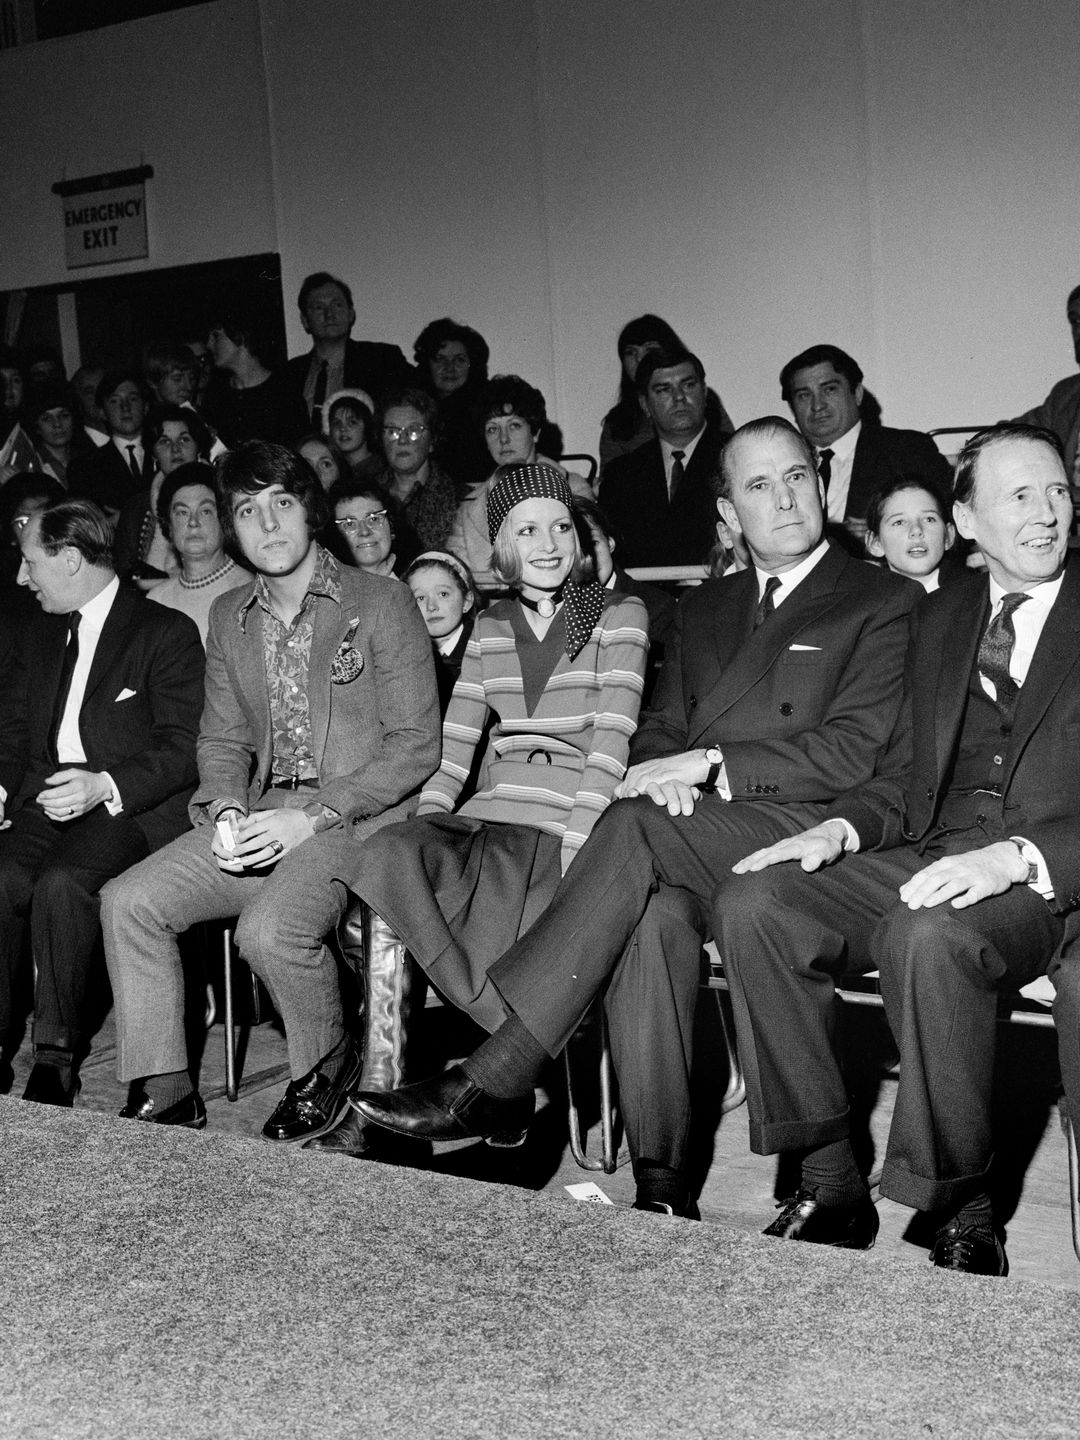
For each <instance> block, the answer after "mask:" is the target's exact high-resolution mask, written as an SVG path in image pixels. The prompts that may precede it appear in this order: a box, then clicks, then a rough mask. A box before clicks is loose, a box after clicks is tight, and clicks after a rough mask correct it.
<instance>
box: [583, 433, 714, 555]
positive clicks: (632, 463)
mask: <svg viewBox="0 0 1080 1440" xmlns="http://www.w3.org/2000/svg"><path fill="white" fill-rule="evenodd" d="M727 438H728V436H727V432H726V431H723V430H721V429H719V427H718V426H717V424H716V422H715V421H709V423H708V424H707V425H706V426H705V430H704V433H703V434H702V436H701V439H700V440H699V441H698V443H697V445H696V447H695V449H694V453H693V455H691V456H690V459H689V461H688V462H687V465H686V473H685V474H684V476H683V478H682V483H681V484H680V485H679V488H678V489H677V490H676V491H675V494H674V495H673V496H671V498H670V499H669V498H668V488H667V476H666V474H665V471H664V457H663V453H662V451H661V449H660V441H659V440H657V439H656V438H655V437H654V438H653V439H652V440H648V441H646V443H645V444H644V445H641V446H639V447H638V449H636V450H632V451H631V452H630V454H629V455H621V456H620V457H619V458H618V459H617V460H613V461H612V462H611V464H610V465H609V466H608V467H607V470H606V471H605V472H604V480H603V484H602V486H601V488H600V503H601V504H602V505H603V507H604V510H605V512H606V513H607V515H608V516H609V517H610V519H611V521H612V522H613V524H614V526H615V529H616V532H617V534H618V537H619V564H620V565H624V566H625V565H631V566H633V565H694V564H698V563H700V562H702V561H704V560H705V558H706V556H707V555H708V553H709V550H710V548H711V546H712V543H713V541H714V539H715V538H716V500H715V497H714V494H713V479H714V477H715V475H716V472H717V467H718V464H719V456H720V451H721V449H722V448H723V445H724V442H725V441H726V440H727Z"/></svg>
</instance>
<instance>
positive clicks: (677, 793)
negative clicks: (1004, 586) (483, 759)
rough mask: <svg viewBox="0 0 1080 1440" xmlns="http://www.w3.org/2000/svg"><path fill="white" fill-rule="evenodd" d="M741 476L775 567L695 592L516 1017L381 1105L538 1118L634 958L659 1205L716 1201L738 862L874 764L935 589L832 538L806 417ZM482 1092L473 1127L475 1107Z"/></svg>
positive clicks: (402, 1122)
mask: <svg viewBox="0 0 1080 1440" xmlns="http://www.w3.org/2000/svg"><path fill="white" fill-rule="evenodd" d="M721 485H722V491H721V500H720V508H721V511H722V513H723V515H724V518H725V520H726V522H727V523H728V524H729V525H730V526H732V527H733V528H734V529H735V530H736V531H737V533H738V534H740V535H742V536H743V537H744V538H745V540H746V543H747V545H748V547H749V550H750V555H751V558H752V561H753V568H751V569H749V570H746V571H744V572H742V573H740V574H736V575H734V576H731V577H729V578H725V579H723V580H714V581H710V582H708V583H706V584H705V585H703V586H701V587H700V588H699V589H697V590H694V591H692V592H690V593H689V594H688V595H687V596H686V597H685V598H684V599H683V600H682V602H681V603H680V605H679V607H678V624H677V627H676V633H675V636H674V637H673V640H672V641H671V643H670V645H669V648H668V655H667V660H666V663H665V665H664V669H663V671H662V672H661V676H660V682H659V685H658V689H657V698H656V703H655V708H654V709H653V710H652V711H651V712H650V713H649V714H648V715H647V716H646V717H645V719H644V721H643V724H642V726H641V728H640V730H639V732H638V734H637V736H636V737H635V739H634V742H633V746H632V749H631V755H630V758H631V761H632V762H633V763H632V764H631V767H630V769H629V771H628V772H627V775H626V777H625V779H624V780H623V782H622V784H621V786H620V787H619V789H618V790H617V791H616V794H617V795H620V796H622V797H625V798H622V799H618V800H617V801H616V802H615V803H614V804H613V805H611V806H610V807H609V808H608V810H607V811H606V812H605V813H604V815H603V816H601V818H600V820H599V822H598V823H597V825H596V828H595V829H594V831H593V834H592V836H591V837H590V838H589V840H588V841H587V842H586V844H585V846H584V847H583V848H582V851H581V853H580V855H579V856H578V857H577V859H576V860H575V861H574V863H573V865H572V866H571V867H570V869H569V871H568V872H567V875H566V877H565V878H564V880H563V882H562V884H561V885H560V887H559V889H558V891H557V893H556V895H555V898H554V900H553V902H552V904H551V905H550V907H549V908H548V910H547V911H546V912H545V913H544V915H543V916H542V917H541V919H540V920H539V921H537V923H536V924H535V925H534V926H533V928H532V929H531V930H529V931H528V932H527V933H526V934H525V936H524V937H523V938H522V940H521V941H519V942H518V944H517V945H515V946H514V947H513V948H512V949H511V950H510V951H508V952H507V954H506V955H505V956H503V957H502V958H501V959H500V960H499V961H498V962H497V963H496V965H495V966H494V968H493V969H492V971H491V972H490V980H491V983H492V984H493V985H494V987H495V988H496V990H497V991H498V994H499V995H500V996H501V998H502V1000H503V1002H504V1005H505V1008H506V1009H507V1010H508V1012H509V1014H510V1016H511V1018H510V1019H509V1020H508V1021H507V1022H506V1023H505V1024H504V1025H503V1026H502V1027H501V1028H500V1029H499V1030H498V1031H497V1032H496V1033H495V1035H494V1036H492V1038H491V1039H490V1040H489V1041H488V1042H487V1043H486V1044H485V1045H484V1046H483V1047H481V1049H480V1050H479V1051H477V1052H476V1054H474V1055H473V1056H472V1057H470V1059H469V1060H468V1061H466V1062H465V1067H464V1073H463V1072H462V1071H461V1070H457V1071H456V1073H455V1071H454V1070H451V1071H449V1072H447V1076H446V1077H440V1079H439V1080H438V1081H437V1082H434V1088H435V1091H436V1092H437V1093H436V1095H435V1096H434V1097H433V1096H432V1094H431V1092H430V1091H427V1092H425V1091H424V1087H410V1090H412V1091H417V1090H418V1091H420V1092H421V1099H422V1104H421V1107H420V1108H421V1109H422V1110H423V1109H425V1108H426V1109H428V1110H429V1112H434V1115H433V1128H432V1129H431V1130H428V1129H425V1128H424V1127H425V1125H426V1124H427V1121H426V1120H425V1119H424V1118H423V1117H421V1118H420V1119H419V1123H417V1116H416V1112H415V1109H414V1102H413V1099H412V1097H411V1096H410V1090H404V1091H399V1092H398V1095H397V1098H396V1099H395V1098H391V1099H390V1100H389V1101H387V1100H386V1099H385V1097H384V1099H383V1100H379V1099H378V1098H377V1097H369V1098H368V1099H367V1100H366V1101H365V1102H364V1104H365V1108H364V1109H363V1113H364V1114H365V1115H367V1116H368V1118H370V1119H372V1120H375V1121H381V1122H382V1123H386V1124H389V1125H390V1128H398V1129H401V1130H403V1131H404V1132H405V1133H420V1134H425V1133H427V1134H432V1135H434V1134H439V1135H446V1134H452V1133H469V1129H470V1127H471V1129H472V1133H484V1127H486V1126H488V1125H489V1124H490V1125H492V1128H494V1129H497V1130H502V1129H508V1130H509V1129H513V1128H514V1124H513V1122H514V1121H518V1123H520V1120H521V1117H522V1116H523V1117H524V1119H525V1122H526V1123H527V1120H528V1114H529V1113H531V1105H532V1101H531V1091H530V1086H531V1084H532V1083H533V1081H534V1080H535V1078H536V1076H537V1075H538V1073H539V1070H540V1067H541V1066H542V1065H543V1063H544V1061H545V1060H546V1059H547V1057H548V1056H549V1055H555V1054H558V1052H559V1051H560V1050H561V1049H562V1047H563V1045H564V1044H565V1043H566V1041H567V1039H568V1038H569V1036H570V1035H571V1034H572V1033H573V1031H574V1029H575V1028H576V1026H577V1024H578V1022H579V1021H580V1019H581V1016H582V1015H583V1014H584V1012H585V1010H586V1009H587V1007H588V1005H589V1004H590V1002H591V1001H592V999H593V998H594V996H595V995H596V994H597V993H598V992H599V991H600V989H601V988H602V987H603V985H604V983H605V982H606V981H607V979H608V977H609V976H612V977H613V978H612V981H611V986H610V988H609V990H608V995H607V1006H608V1013H609V1018H610V1020H611V1030H612V1043H613V1047H614V1053H615V1059H616V1069H617V1071H618V1074H619V1084H620V1094H621V1096H622V1104H623V1110H624V1116H625V1121H626V1129H627V1136H628V1138H629V1141H630V1147H631V1154H632V1155H633V1158H634V1173H635V1178H636V1180H637V1184H638V1205H639V1207H640V1208H643V1209H662V1210H663V1211H664V1212H665V1213H669V1214H671V1213H676V1214H691V1213H694V1211H693V1206H692V1200H691V1196H690V1191H689V1183H690V1182H689V1176H688V1173H687V1158H686V1149H687V1132H688V1125H689V1068H690V1062H691V1053H692V1034H693V1015H694V1007H695V1003H696V999H697V992H698V985H699V980H700V964H701V941H702V936H703V933H704V932H705V931H706V929H707V927H708V914H709V906H710V902H711V899H712V893H713V889H714V887H715V884H716V880H717V877H718V876H719V875H720V874H722V873H723V872H724V870H725V869H727V868H728V867H730V866H731V865H732V864H733V863H734V862H735V861H736V860H737V859H738V858H740V856H741V855H742V854H745V853H746V846H747V841H748V839H749V837H751V836H766V835H768V836H774V837H777V838H778V837H779V836H781V835H789V834H793V833H795V832H797V831H798V830H799V829H801V828H802V827H803V826H804V824H805V823H806V821H807V819H808V818H810V817H816V816H819V815H822V814H823V813H824V809H825V805H826V803H827V802H829V801H830V800H832V799H833V798H834V797H835V796H836V795H838V794H840V793H841V792H842V791H843V790H844V788H845V787H846V786H847V785H848V784H850V783H853V782H854V781H855V780H856V779H866V778H868V777H869V776H870V775H871V774H872V773H873V768H874V762H875V758H876V756H877V754H878V752H879V750H880V749H881V747H882V746H883V745H884V744H885V741H886V739H887V737H888V735H889V732H890V730H891V728H892V724H893V721H894V719H895V717H896V713H897V710H898V708H899V703H900V690H901V671H902V663H903V653H904V648H905V645H906V642H907V617H908V612H909V611H910V609H911V606H912V605H913V604H914V603H915V601H916V600H917V598H918V594H919V592H918V589H917V588H916V587H915V586H913V585H911V584H910V583H909V582H907V581H904V580H899V579H897V578H896V577H895V576H892V575H887V574H885V573H884V572H882V571H878V570H874V569H872V568H871V567H870V566H868V565H866V564H865V563H863V562H862V561H858V560H854V559H852V558H851V557H849V556H848V555H847V554H846V553H845V552H844V551H843V550H842V549H840V548H839V547H837V546H835V545H833V544H832V543H830V542H828V541H825V540H823V538H822V525H823V520H822V511H821V493H820V487H819V482H818V478H817V474H816V472H815V470H814V463H813V458H812V456H811V454H810V450H809V447H808V446H807V444H806V442H805V441H804V440H803V438H802V437H801V436H800V435H799V434H798V432H797V431H796V430H795V429H794V428H793V427H792V426H791V425H790V424H788V422H787V421H786V420H781V419H778V418H774V417H769V418H767V419H765V420H759V421H754V422H752V423H751V424H749V425H746V426H743V428H742V429H741V430H737V431H736V432H735V435H734V437H733V438H732V440H731V441H730V443H729V444H728V446H727V448H726V450H725V451H724V462H723V472H722V476H721ZM613 972H614V973H613ZM441 1087H445V1088H441ZM477 1087H479V1088H477ZM403 1097H404V1098H403ZM463 1097H465V1098H464V1099H463ZM515 1097H525V1098H524V1099H522V1100H521V1101H520V1102H519V1101H518V1100H517V1099H516V1098H515ZM399 1104H400V1106H401V1108H400V1110H399V1108H398V1107H399ZM463 1105H464V1107H465V1110H466V1112H467V1113H466V1115H465V1116H464V1117H461V1118H462V1120H463V1121H464V1123H465V1125H466V1129H465V1130H464V1131H463V1130H462V1129H461V1128H460V1122H459V1121H458V1120H457V1119H455V1117H457V1116H459V1114H460V1111H461V1109H462V1106H463ZM451 1107H452V1108H453V1111H454V1116H453V1117H451V1119H450V1120H449V1121H448V1120H447V1112H448V1111H449V1110H450V1109H451ZM504 1118H505V1120H506V1123H505V1124H504V1123H503V1119H504ZM492 1122H495V1123H494V1124H492Z"/></svg>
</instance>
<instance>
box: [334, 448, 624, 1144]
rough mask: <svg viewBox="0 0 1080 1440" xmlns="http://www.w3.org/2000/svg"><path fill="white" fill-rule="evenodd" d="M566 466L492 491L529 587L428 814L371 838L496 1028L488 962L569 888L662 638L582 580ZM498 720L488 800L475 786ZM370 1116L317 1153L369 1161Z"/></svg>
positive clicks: (497, 644) (465, 997)
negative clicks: (652, 638)
mask: <svg viewBox="0 0 1080 1440" xmlns="http://www.w3.org/2000/svg"><path fill="white" fill-rule="evenodd" d="M572 502H573V496H572V494H571V492H570V488H569V486H568V485H567V484H566V481H565V479H564V478H563V476H562V474H561V473H560V472H559V471H557V470H554V469H552V468H551V467H550V466H547V465H513V466H507V467H506V469H504V470H502V471H500V474H499V478H498V479H497V480H496V483H495V485H494V486H493V487H492V489H491V492H490V494H489V495H488V517H489V534H490V538H491V541H492V545H493V547H494V551H495V565H496V570H497V573H498V575H499V577H500V579H501V580H502V581H503V583H504V584H506V585H509V586H510V587H511V588H512V589H513V590H514V592H515V593H514V595H513V597H512V598H511V599H507V600H499V601H497V602H496V603H495V604H494V605H492V606H491V607H490V608H489V609H487V610H485V611H484V612H483V613H482V614H481V615H479V616H478V617H477V620H476V625H475V628H474V630H473V635H472V639H471V640H470V641H469V644H468V647H467V649H466V652H465V659H464V662H463V664H462V671H461V679H460V681H459V682H458V685H457V687H456V688H455V690H454V694H453V698H452V699H451V701H450V708H449V710H448V712H447V715H446V720H445V724H444V726H443V754H442V764H441V766H440V768H439V771H438V773H437V774H436V775H434V776H433V777H432V779H431V780H430V781H429V782H428V784H427V786H426V787H425V789H424V791H423V794H422V795H421V797H420V806H419V810H418V818H417V819H415V820H412V821H408V822H406V823H404V824H402V825H395V826H393V828H391V829H388V830H384V831H382V832H380V833H379V834H378V835H376V836H374V837H372V839H371V840H370V841H369V842H368V844H367V845H366V846H365V849H364V852H363V853H362V855H361V856H360V862H359V865H358V866H357V873H356V875H355V877H354V879H353V881H352V886H353V889H354V890H355V891H356V893H357V894H358V895H360V896H361V897H362V898H363V899H364V900H365V901H367V902H368V904H370V905H371V906H372V907H373V908H374V910H375V911H376V912H377V914H378V915H379V916H381V918H382V919H383V920H384V921H385V922H386V923H387V924H388V925H389V926H390V928H391V929H392V930H393V932H394V933H395V934H396V935H397V936H398V937H399V938H400V940H401V941H402V942H403V943H404V944H405V946H406V947H407V948H408V950H409V952H410V954H412V955H413V956H414V957H415V958H416V960H417V961H418V962H419V963H420V965H422V966H423V967H424V969H425V970H426V971H427V972H428V974H429V975H430V977H431V979H432V981H433V982H434V983H435V985H437V986H438V989H439V991H440V992H441V993H442V994H443V995H445V996H446V997H447V998H448V999H450V1000H452V1001H453V1002H454V1003H455V1004H458V1005H460V1006H462V1007H463V1008H468V1010H469V1012H470V1014H472V1015H473V1016H474V1018H476V1019H478V1020H479V1021H480V1022H481V1023H482V1024H486V1025H487V1026H488V1028H494V1027H495V1026H496V1025H498V1024H499V1022H500V1020H501V1019H502V1015H503V1011H502V1006H501V1004H500V1003H499V1000H498V996H497V994H496V993H495V992H494V991H493V990H492V989H491V987H490V986H489V985H488V983H487V968H488V965H489V964H490V963H491V961H492V960H494V959H495V958H496V957H497V956H498V955H500V954H501V953H502V952H503V950H504V949H505V948H506V947H507V946H508V945H510V944H511V943H512V942H513V941H514V940H515V939H516V938H517V936H518V935H519V934H520V933H521V932H522V931H523V930H525V929H527V928H528V927H529V925H530V924H531V923H532V922H533V920H534V919H535V918H536V916H537V915H539V914H540V913H541V912H542V911H543V909H544V908H545V906H546V905H547V904H548V902H549V900H550V899H551V896H552V895H553V894H554V892H555V889H556V886H557V885H558V883H559V878H560V876H561V875H562V874H563V873H564V871H566V869H567V868H568V867H569V866H571V862H572V861H573V859H574V857H575V855H577V853H578V851H579V849H580V847H581V846H582V845H583V844H584V842H585V840H586V838H587V836H588V835H589V833H590V831H591V830H592V828H593V825H594V824H595V823H596V820H597V818H598V816H599V815H600V813H601V811H602V810H603V809H604V807H605V805H607V803H608V801H609V800H610V799H611V796H612V794H613V792H614V790H615V787H616V785H617V784H618V783H619V781H620V780H621V779H622V776H623V773H624V771H625V769H626V757H627V750H628V746H629V741H630V736H631V735H632V734H633V732H634V727H635V725H636V723H637V716H638V707H639V704H640V701H641V687H642V678H643V675H644V671H645V659H646V655H647V651H648V641H647V639H646V635H645V627H646V623H647V622H646V616H645V607H644V606H643V605H642V604H641V602H640V600H636V599H632V598H628V597H624V596H621V595H612V594H611V593H609V592H608V591H605V590H604V588H603V587H602V586H601V585H599V584H598V583H597V582H596V581H595V580H594V581H591V582H590V583H587V584H584V585H579V584H578V579H577V577H578V575H579V573H580V567H581V559H582V556H581V549H580V546H579V543H578V538H577V532H576V530H575V528H574V522H573V517H572V515H571V513H570V506H571V504H572ZM491 719H494V721H495V723H494V726H493V728H492V729H491V732H490V736H489V739H488V744H487V750H486V752H485V755H484V758H483V759H482V761H481V769H480V776H479V780H478V783H477V789H476V793H475V794H474V795H473V796H472V798H471V799H469V800H467V801H466V802H465V803H464V805H460V803H459V802H460V796H461V789H462V785H463V782H464V781H465V779H466V777H467V776H468V775H469V773H470V770H471V767H472V764H473V760H474V758H475V753H476V750H477V747H478V746H479V745H480V742H481V737H482V736H483V734H484V731H485V728H486V727H487V725H488V722H489V720H491ZM365 1128H366V1127H365V1126H364V1124H363V1122H362V1121H361V1120H360V1118H359V1116H357V1115H356V1114H355V1113H351V1114H349V1115H348V1116H346V1118H345V1120H344V1122H343V1124H342V1125H341V1126H340V1127H339V1128H338V1130H336V1131H334V1132H333V1133H331V1134H329V1135H327V1136H325V1137H324V1138H323V1139H322V1140H321V1141H318V1142H316V1146H315V1148H319V1149H326V1150H334V1151H338V1152H344V1153H347V1154H352V1155H357V1154H363V1153H364V1152H365V1150H366V1149H367V1148H368V1147H369V1145H370V1143H371V1142H370V1139H369V1137H368V1136H367V1135H366V1134H365Z"/></svg>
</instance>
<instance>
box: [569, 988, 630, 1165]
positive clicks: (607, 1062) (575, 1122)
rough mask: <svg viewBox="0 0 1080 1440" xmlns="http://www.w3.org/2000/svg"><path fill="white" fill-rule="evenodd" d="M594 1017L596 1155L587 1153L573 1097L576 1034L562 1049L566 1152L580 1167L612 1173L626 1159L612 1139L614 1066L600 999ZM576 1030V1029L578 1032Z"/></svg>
mask: <svg viewBox="0 0 1080 1440" xmlns="http://www.w3.org/2000/svg"><path fill="white" fill-rule="evenodd" d="M592 1013H594V1014H595V1015H597V1016H598V1017H599V1018H598V1026H599V1029H598V1034H599V1038H600V1071H599V1080H600V1158H599V1159H595V1158H594V1157H592V1156H591V1155H589V1153H588V1149H587V1142H586V1139H585V1137H584V1136H583V1134H582V1130H581V1111H580V1109H579V1108H578V1102H577V1097H576V1095H575V1093H574V1062H573V1052H574V1049H575V1042H576V1040H577V1035H576V1034H575V1035H573V1036H571V1038H570V1041H569V1043H568V1044H567V1046H566V1048H565V1050H564V1051H563V1065H564V1067H565V1070H566V1100H567V1116H566V1124H567V1130H568V1132H569V1138H570V1153H571V1155H573V1157H574V1162H575V1164H576V1165H577V1166H578V1168H579V1169H581V1170H590V1171H593V1172H596V1171H603V1173H604V1174H605V1175H614V1174H615V1171H616V1170H617V1169H618V1168H619V1166H620V1165H623V1164H625V1162H626V1161H627V1160H628V1159H629V1152H628V1151H627V1150H625V1149H624V1150H619V1148H618V1145H617V1140H616V1131H617V1127H618V1107H617V1105H616V1103H615V1087H614V1077H615V1071H614V1066H613V1065H612V1063H611V1046H610V1043H609V1041H608V1027H607V1017H606V1015H605V1014H604V1002H603V999H602V998H601V999H599V1000H597V1002H596V1006H595V1009H594V1011H593V1012H592ZM579 1033H580V1032H579Z"/></svg>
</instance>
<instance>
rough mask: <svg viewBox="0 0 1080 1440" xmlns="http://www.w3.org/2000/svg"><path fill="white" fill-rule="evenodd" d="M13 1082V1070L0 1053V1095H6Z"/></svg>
mask: <svg viewBox="0 0 1080 1440" xmlns="http://www.w3.org/2000/svg"><path fill="white" fill-rule="evenodd" d="M14 1084H15V1071H14V1070H13V1069H12V1068H11V1063H10V1062H9V1061H7V1060H5V1059H4V1058H3V1056H2V1055H0V1095H6V1094H7V1093H8V1091H9V1090H10V1089H11V1087H12V1085H14Z"/></svg>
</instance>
